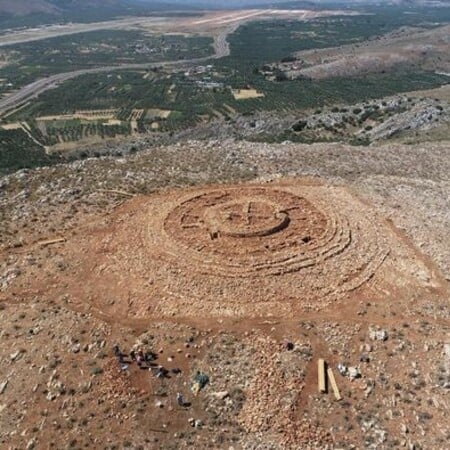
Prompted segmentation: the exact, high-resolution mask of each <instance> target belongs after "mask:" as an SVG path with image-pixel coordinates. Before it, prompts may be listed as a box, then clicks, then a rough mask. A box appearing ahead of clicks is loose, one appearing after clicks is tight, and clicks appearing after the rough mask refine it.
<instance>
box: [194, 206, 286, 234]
mask: <svg viewBox="0 0 450 450" xmlns="http://www.w3.org/2000/svg"><path fill="white" fill-rule="evenodd" d="M203 223H204V224H205V225H206V226H207V230H208V232H209V235H210V237H211V239H215V238H218V237H220V236H231V237H236V238H245V237H258V236H268V235H270V234H273V233H276V232H277V231H281V230H283V229H284V228H286V227H287V226H288V225H289V214H288V213H287V212H286V211H280V210H279V206H277V205H276V204H272V203H269V202H268V201H264V200H255V199H252V198H247V199H241V200H240V201H231V202H228V203H225V204H221V205H219V206H217V207H212V208H210V209H209V210H207V211H205V214H204V222H203ZM190 226H196V224H193V225H190V224H187V225H185V227H190ZM197 226H201V223H198V224H197Z"/></svg>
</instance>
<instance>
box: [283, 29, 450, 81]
mask: <svg viewBox="0 0 450 450" xmlns="http://www.w3.org/2000/svg"><path fill="white" fill-rule="evenodd" d="M449 30H450V27H449V26H448V25H446V26H443V27H437V28H431V29H421V28H410V27H403V28H400V29H398V30H395V31H394V32H391V33H388V34H386V35H383V36H381V37H377V38H374V39H371V40H368V41H367V42H364V43H363V44H360V43H358V44H351V45H345V46H341V47H333V48H329V49H321V50H308V51H304V52H299V53H297V54H296V55H295V57H296V60H295V61H294V62H290V63H284V64H280V65H278V66H277V67H278V68H279V69H280V70H282V71H284V72H285V73H286V75H287V76H288V77H289V78H297V77H308V78H312V79H324V78H332V77H339V76H357V75H361V74H369V73H384V72H385V71H387V70H390V69H393V68H395V67H414V68H417V67H421V68H424V69H427V70H438V71H443V72H449V71H450V66H449V62H448V58H446V53H447V48H448V45H449V38H448V36H449Z"/></svg>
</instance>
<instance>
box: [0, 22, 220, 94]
mask: <svg viewBox="0 0 450 450" xmlns="http://www.w3.org/2000/svg"><path fill="white" fill-rule="evenodd" d="M212 43H213V40H212V38H209V37H198V36H195V37H185V36H179V35H164V36H162V35H161V36H157V35H149V34H146V33H144V32H142V31H137V30H104V31H92V32H87V33H80V34H76V35H69V36H60V37H57V38H51V39H44V40H40V41H33V42H27V43H22V44H16V45H12V46H8V47H5V48H4V50H3V53H5V55H4V58H5V59H7V60H8V64H7V65H4V66H3V67H2V65H0V78H3V79H5V80H8V81H11V82H12V83H13V86H8V85H7V84H6V83H4V85H1V84H0V93H1V92H7V91H8V90H10V89H11V88H14V89H16V88H18V87H19V86H23V85H25V84H27V83H31V82H32V81H34V80H35V79H37V78H40V77H44V76H48V75H52V74H56V73H61V72H68V71H72V70H77V69H89V68H93V67H99V66H108V65H120V64H133V63H151V62H159V61H167V60H170V61H172V60H178V59H188V58H189V59H190V58H201V57H205V56H208V55H211V54H212V52H213V48H212ZM143 76H144V77H145V76H146V75H145V74H144V75H143ZM147 78H148V76H147Z"/></svg>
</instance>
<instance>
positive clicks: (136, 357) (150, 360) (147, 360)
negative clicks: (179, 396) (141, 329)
mask: <svg viewBox="0 0 450 450" xmlns="http://www.w3.org/2000/svg"><path fill="white" fill-rule="evenodd" d="M113 353H114V356H115V357H116V358H117V361H118V363H119V365H120V368H121V369H122V370H127V369H128V365H129V364H131V363H133V362H136V365H137V366H138V367H139V368H140V369H148V370H149V371H150V372H152V373H154V374H155V376H156V378H170V377H169V370H168V369H166V368H165V367H163V366H161V365H156V364H154V361H155V360H156V359H157V355H156V354H155V353H153V352H144V351H143V350H142V349H138V350H131V351H130V353H128V354H127V353H123V352H122V351H121V350H120V347H119V345H118V344H115V345H114V346H113ZM127 357H128V358H129V359H126V358H127ZM170 372H171V373H172V374H174V375H178V374H179V373H181V370H180V369H178V368H174V369H171V370H170Z"/></svg>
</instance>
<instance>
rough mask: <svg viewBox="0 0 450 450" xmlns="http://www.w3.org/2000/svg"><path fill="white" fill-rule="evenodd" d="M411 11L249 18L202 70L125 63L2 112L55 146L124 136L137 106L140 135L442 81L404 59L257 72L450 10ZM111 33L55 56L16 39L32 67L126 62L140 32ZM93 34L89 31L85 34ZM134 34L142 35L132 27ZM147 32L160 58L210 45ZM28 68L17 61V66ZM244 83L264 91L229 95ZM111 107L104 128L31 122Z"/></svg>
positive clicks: (427, 22)
mask: <svg viewBox="0 0 450 450" xmlns="http://www.w3.org/2000/svg"><path fill="white" fill-rule="evenodd" d="M410 12H411V11H410ZM413 12H415V13H414V14H403V13H401V14H400V13H399V10H398V9H397V8H377V9H374V10H372V13H373V14H372V15H364V16H352V17H349V16H347V17H333V18H319V19H316V20H313V21H311V22H298V21H290V20H288V21H280V20H276V21H262V22H253V23H248V24H246V25H244V26H241V27H240V28H239V29H238V30H237V32H235V33H234V34H233V35H231V36H230V37H229V41H230V47H231V56H229V57H227V58H223V59H221V60H211V62H210V64H211V67H209V68H206V66H205V67H203V68H201V69H202V70H197V71H195V70H194V71H193V72H192V73H188V74H185V73H184V70H180V71H178V72H168V71H166V70H164V69H154V70H151V71H149V72H147V73H146V72H145V71H136V70H134V71H132V70H123V71H116V72H111V73H102V74H89V75H84V76H81V77H79V78H77V79H73V80H70V81H67V82H65V83H64V84H62V85H61V86H60V87H58V88H57V89H54V90H50V91H47V92H45V93H43V94H42V95H40V96H39V97H38V98H37V99H35V100H33V101H32V102H31V103H30V104H29V105H28V106H27V107H26V108H23V109H21V110H19V111H17V112H16V113H15V114H13V115H11V116H10V117H8V122H16V121H27V123H28V124H29V125H30V127H31V128H32V130H33V135H35V136H36V138H37V139H38V140H39V141H40V142H42V143H44V144H45V145H54V144H56V143H64V142H73V141H80V140H83V141H84V140H86V139H89V137H90V136H97V137H98V136H100V137H102V138H103V137H114V136H128V135H129V134H131V130H130V125H129V123H128V122H129V121H130V120H131V114H132V111H133V110H135V109H142V110H144V114H142V116H141V117H140V119H139V120H138V122H137V128H138V132H139V133H151V132H154V131H159V132H175V131H177V130H182V129H186V128H188V127H191V126H194V125H196V124H198V123H200V122H205V121H209V120H211V119H217V118H219V119H222V120H225V121H229V120H234V118H235V117H236V116H238V115H240V114H244V115H248V114H252V113H254V112H257V111H279V112H280V113H281V114H282V113H285V112H290V113H292V112H295V111H302V110H303V111H304V110H315V109H317V108H321V107H323V106H331V105H335V104H352V103H357V102H361V101H364V100H369V99H375V98H381V97H385V96H389V95H393V94H397V93H402V92H408V91H413V90H424V89H432V88H435V87H437V86H440V85H443V84H447V83H448V77H446V76H444V75H438V74H436V73H434V72H431V71H428V72H427V71H424V70H422V69H417V68H408V67H403V68H400V67H399V68H397V69H395V70H392V71H390V72H388V73H383V74H378V75H368V76H360V77H354V78H333V79H328V80H316V81H312V80H306V79H303V80H301V79H299V80H292V81H279V82H277V81H275V82H274V81H269V80H268V79H267V78H266V77H265V76H264V75H263V74H262V73H261V71H262V68H263V67H264V65H266V64H270V63H273V62H277V61H280V60H282V59H283V58H288V57H290V56H291V55H292V54H293V53H294V52H296V51H300V50H305V49H314V48H323V47H329V46H337V45H341V44H348V43H356V42H363V41H365V40H367V39H371V38H376V36H380V35H382V34H385V33H387V32H389V31H392V30H393V29H396V28H398V27H400V26H404V25H421V26H427V27H432V26H436V25H437V24H438V22H443V21H449V20H450V8H441V9H438V8H436V9H430V10H429V11H425V10H423V9H417V10H413ZM110 33H111V32H96V33H94V34H93V35H92V34H91V36H87V35H76V38H77V39H79V41H78V44H79V45H80V46H81V47H80V48H85V46H89V45H91V44H90V43H92V42H94V41H95V42H103V43H104V44H105V43H108V44H107V45H106V47H105V46H102V50H101V51H99V52H98V53H97V54H95V53H93V54H91V55H87V56H86V55H84V54H82V53H80V52H79V51H78V52H76V53H75V55H71V53H70V52H71V51H72V50H71V49H72V45H71V41H72V40H73V39H74V38H75V37H74V36H70V37H67V38H65V39H63V40H62V41H61V42H60V43H59V46H60V47H59V48H60V49H61V50H63V51H62V53H60V54H56V55H53V56H51V55H49V54H48V51H49V49H48V48H47V47H46V45H48V43H46V41H41V42H39V43H34V44H26V45H23V46H22V47H21V49H22V50H21V51H22V52H24V54H26V53H27V52H28V53H29V54H30V56H29V57H30V58H32V59H33V61H34V64H35V63H36V62H37V61H39V67H41V69H40V70H44V69H42V68H47V69H45V70H55V71H57V68H59V69H58V70H63V69H64V68H65V67H66V66H67V65H68V64H70V61H72V59H71V58H74V61H75V64H76V66H77V67H80V66H83V67H84V66H87V65H88V64H93V65H94V64H110V63H111V59H112V58H114V61H115V62H116V63H117V62H124V61H125V60H124V59H120V60H117V59H116V58H117V57H118V58H128V57H129V56H130V55H129V50H130V46H132V47H131V48H135V47H133V46H135V45H136V42H137V39H138V36H137V35H136V34H135V32H123V33H125V34H121V33H122V32H118V34H116V32H113V33H112V34H110ZM128 33H131V34H128ZM89 34H90V33H89ZM93 36H95V39H92V38H93ZM141 38H142V35H139V39H141ZM148 39H150V40H152V39H153V41H151V42H152V43H153V45H157V46H159V47H158V48H161V46H162V45H163V43H164V45H165V46H167V48H168V50H167V53H166V54H165V55H164V57H167V58H168V59H174V58H175V59H176V58H177V57H181V58H183V57H184V58H191V57H197V56H204V54H205V52H209V51H210V50H211V48H210V44H211V41H210V40H208V39H206V40H205V39H203V38H193V39H192V40H181V41H179V39H180V38H179V37H173V39H174V40H173V41H172V40H171V39H172V37H170V36H166V37H165V38H164V39H165V40H164V42H162V41H161V38H156V37H151V38H148ZM119 41H120V42H119ZM35 46H38V48H40V53H41V55H39V56H36V55H34V56H32V55H31V52H32V49H33V48H35ZM83 46H84V47H83ZM112 49H113V50H112ZM110 52H112V53H110ZM131 54H132V55H133V53H131ZM92 55H94V56H92ZM155 57H156V56H155ZM158 57H161V54H160V55H159V56H158ZM91 58H93V59H91ZM133 58H135V60H134V62H141V61H142V59H141V58H144V56H142V55H141V54H140V53H138V54H137V55H134V56H133ZM144 59H145V58H144ZM53 64H55V65H53ZM204 64H205V65H206V64H208V63H206V62H205V63H204ZM26 67H27V66H26V65H24V66H23V68H22V70H25V68H26ZM0 77H1V75H0ZM246 87H251V88H253V89H256V90H257V91H258V92H260V93H263V94H264V96H263V97H260V98H254V99H247V100H236V99H235V98H234V96H233V94H232V89H242V88H246ZM109 108H115V109H117V113H116V116H115V119H118V120H121V121H122V123H121V125H115V126H108V127H106V126H105V125H103V124H102V123H100V122H99V123H84V122H83V121H66V122H57V123H56V122H55V123H52V124H49V125H48V126H46V130H45V132H44V133H43V132H42V127H41V128H39V127H38V124H37V123H36V122H35V119H36V118H37V117H39V116H45V115H59V114H72V113H75V112H77V111H79V110H98V109H109ZM149 109H150V110H154V109H162V110H169V111H171V113H170V115H169V116H168V117H167V118H154V117H152V116H151V114H147V111H148V110H149ZM270 138H271V137H270V136H268V137H267V139H269V140H270Z"/></svg>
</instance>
